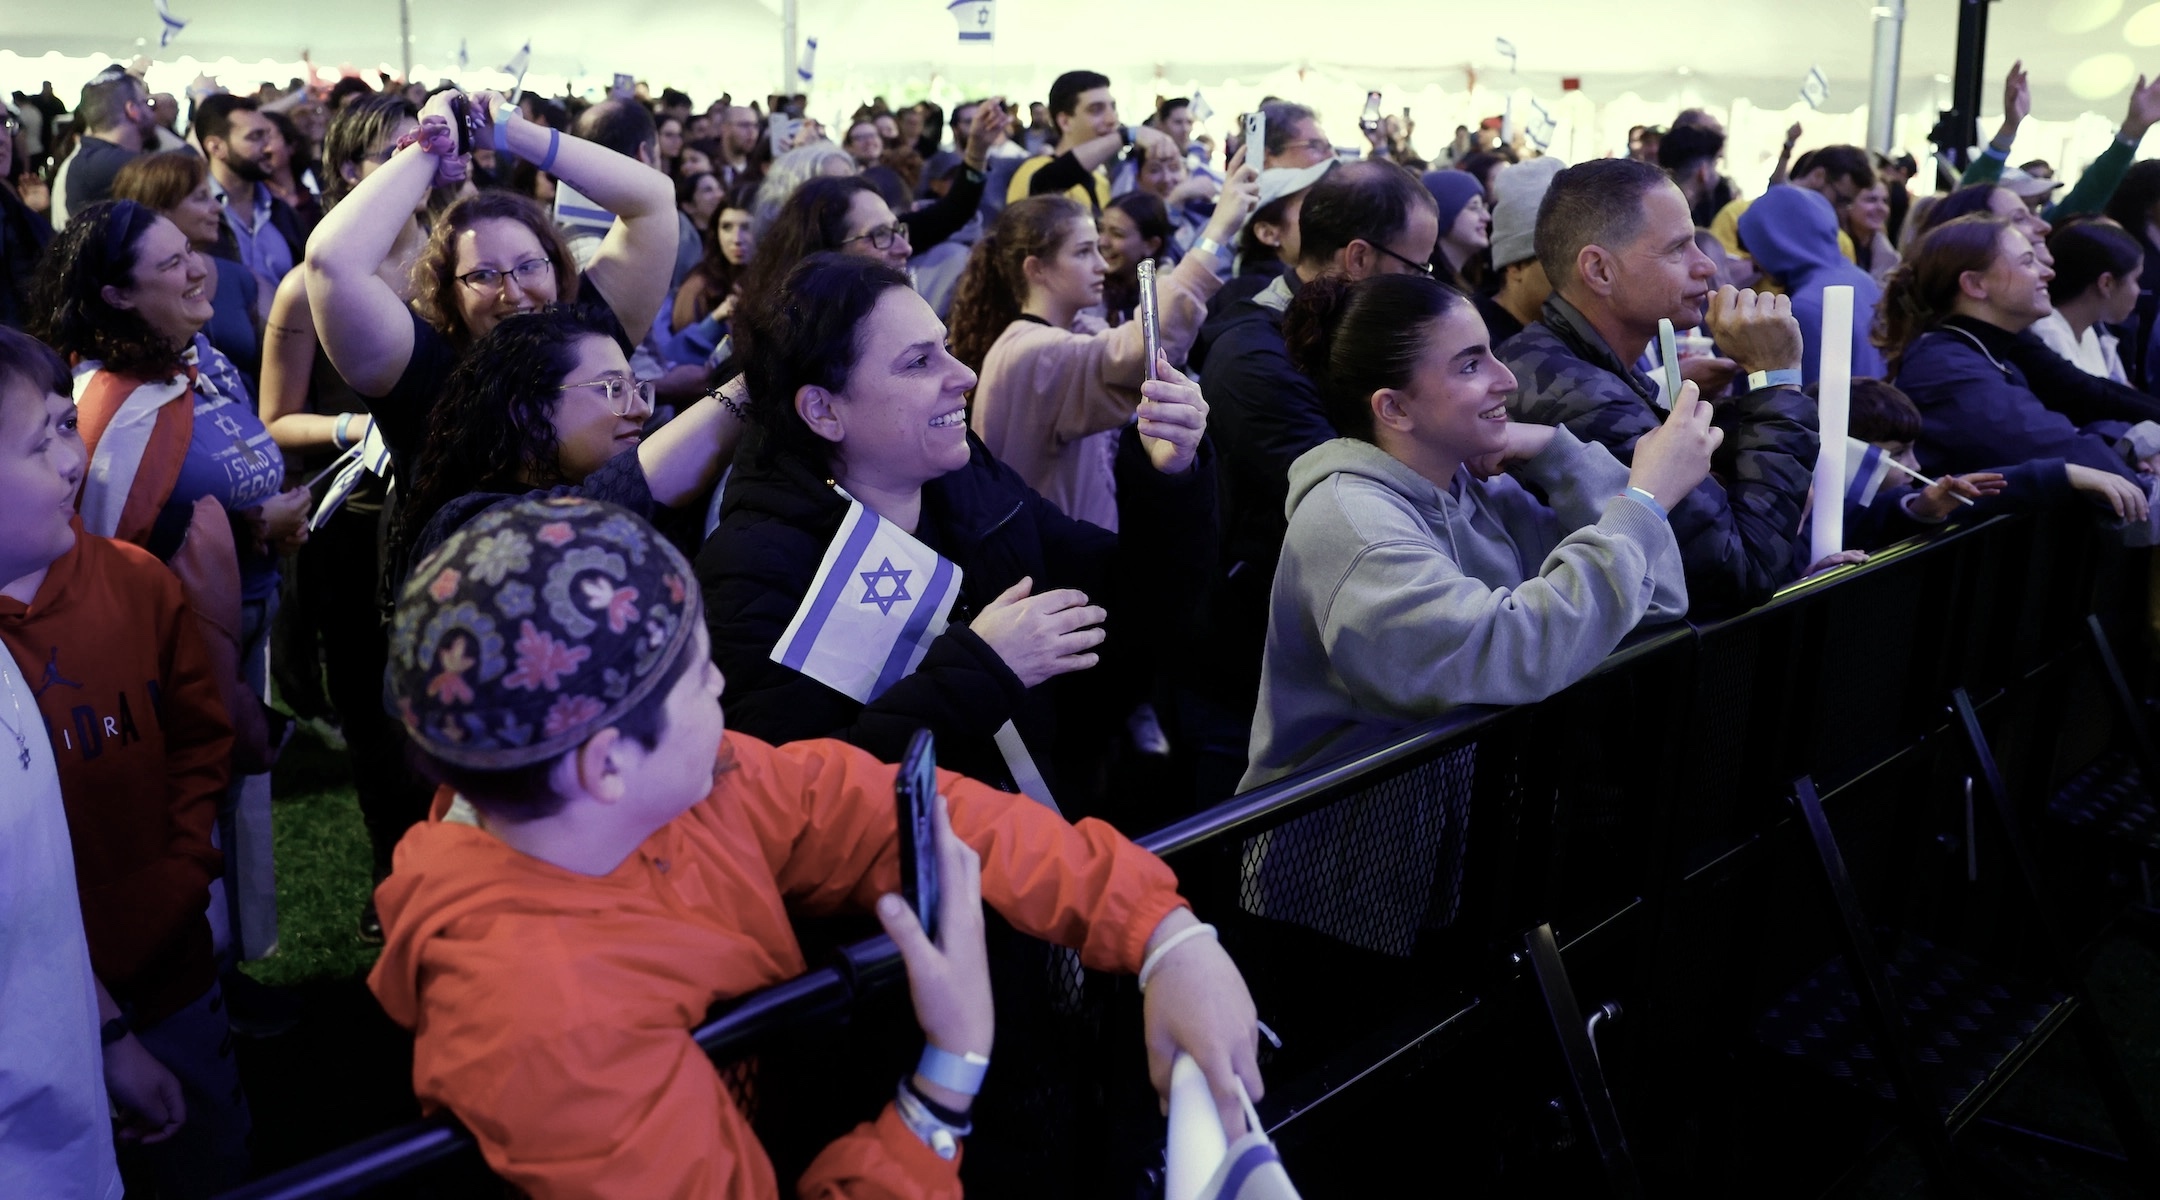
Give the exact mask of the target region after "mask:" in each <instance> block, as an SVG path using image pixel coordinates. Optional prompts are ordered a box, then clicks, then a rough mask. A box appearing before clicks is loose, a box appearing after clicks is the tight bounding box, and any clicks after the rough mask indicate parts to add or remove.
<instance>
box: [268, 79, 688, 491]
mask: <svg viewBox="0 0 2160 1200" xmlns="http://www.w3.org/2000/svg"><path fill="white" fill-rule="evenodd" d="M457 96H458V93H456V92H455V91H449V90H446V91H442V92H438V93H436V95H435V96H434V97H433V98H432V99H430V100H429V101H428V104H427V107H426V109H425V110H424V111H423V112H422V114H421V128H420V129H419V130H417V131H416V132H415V133H414V135H413V138H412V140H411V141H409V142H408V141H407V139H406V138H399V139H398V140H399V142H400V143H403V145H401V146H400V147H398V148H394V149H393V151H392V154H391V157H390V160H389V161H388V162H387V163H384V164H383V165H382V167H381V169H379V170H377V171H374V172H373V173H371V174H369V175H368V176H367V178H365V179H364V180H362V181H361V182H360V183H359V184H358V185H357V186H356V187H354V189H353V193H352V195H351V197H349V199H350V200H351V201H353V202H352V203H346V204H340V205H338V206H337V208H336V209H334V210H333V211H331V212H330V213H329V214H327V215H326V216H324V218H323V223H322V225H321V226H320V227H319V228H318V229H317V230H316V233H315V237H314V238H313V239H312V240H311V242H310V243H309V249H308V256H307V262H306V264H305V272H306V279H307V290H308V299H309V301H310V303H311V304H312V306H313V309H314V318H315V330H316V333H317V335H318V336H320V337H321V339H322V344H323V348H324V349H325V350H327V351H329V354H330V361H331V362H332V363H334V364H336V366H337V369H338V373H339V374H341V375H343V376H344V377H345V379H346V381H347V382H348V383H350V384H351V385H352V386H353V389H354V390H355V391H357V392H358V393H360V394H361V395H362V396H365V397H367V398H368V400H369V407H370V409H371V411H372V412H373V415H374V418H375V423H376V427H377V428H378V429H380V430H381V432H382V436H383V440H384V442H385V443H386V444H387V445H388V446H389V449H390V455H391V459H392V462H393V464H394V465H395V466H396V467H397V468H398V469H399V471H400V473H401V474H406V472H405V468H406V467H407V466H408V465H409V464H410V463H411V462H412V460H413V459H414V458H415V457H416V456H417V455H418V454H419V448H420V441H421V438H422V434H423V432H424V431H425V430H426V428H427V424H428V412H429V411H430V410H431V409H432V408H433V407H434V406H435V402H436V398H437V396H438V395H439V394H440V393H441V391H442V388H443V384H444V382H445V381H446V380H447V379H448V378H449V375H450V372H451V370H452V368H454V367H455V366H456V364H457V361H458V359H459V358H460V357H462V355H463V354H464V352H465V351H466V350H467V349H468V348H470V347H471V346H472V344H473V343H474V342H475V341H477V340H479V339H480V338H482V337H484V336H486V334H487V332H488V331H489V330H491V329H493V328H494V327H495V326H496V324H497V323H499V322H500V321H502V319H503V318H505V317H508V316H510V315H512V314H514V313H520V312H531V311H533V310H535V309H539V308H542V307H545V306H547V305H549V304H553V303H555V302H557V301H567V300H572V299H577V300H584V301H589V302H599V303H601V304H604V305H605V306H606V307H607V308H608V309H609V310H610V311H612V312H613V313H614V315H615V317H616V319H617V320H618V321H619V322H620V323H621V325H622V328H623V330H624V331H625V332H626V334H627V335H628V336H629V337H630V339H631V340H633V341H634V340H635V339H637V338H641V337H643V336H644V335H645V334H646V333H647V332H649V331H650V330H651V329H652V324H653V318H654V317H655V315H657V314H658V313H659V311H660V304H661V301H662V300H663V299H665V298H666V295H667V289H668V284H669V281H670V280H671V279H672V278H673V275H674V268H675V253H676V250H677V247H678V232H677V229H678V227H677V224H676V222H677V216H678V214H677V213H676V210H675V188H674V185H673V184H671V183H669V182H668V178H667V176H665V175H662V174H660V173H659V172H657V171H654V170H652V169H651V168H649V167H646V166H644V165H643V164H641V163H638V162H636V161H635V160H633V159H628V158H625V157H623V156H622V155H620V154H617V153H615V152H613V151H611V150H608V149H606V148H604V147H602V146H599V145H596V144H594V143H592V142H588V141H584V140H582V139H580V138H574V137H564V136H562V134H561V133H559V132H557V131H555V130H552V129H547V128H544V127H540V126H536V125H534V124H533V123H531V122H529V121H526V120H524V119H523V118H522V117H521V116H520V115H519V112H518V109H517V107H516V106H515V105H512V104H510V103H509V102H508V101H506V100H504V99H503V98H502V97H501V96H498V95H495V94H493V93H489V92H483V93H480V94H479V95H477V96H475V97H473V100H472V104H471V112H472V114H473V120H474V124H475V125H476V131H475V132H474V137H475V140H477V141H480V142H482V143H483V144H487V143H492V144H494V145H495V146H496V147H497V153H498V154H504V153H507V154H510V155H515V156H516V157H518V158H520V159H525V160H528V161H531V162H533V163H535V164H536V165H537V166H539V167H540V168H541V169H542V170H544V171H547V172H549V173H550V174H553V175H556V176H559V177H561V179H562V180H563V181H564V182H565V183H568V184H569V185H570V186H572V187H574V188H576V189H577V190H578V191H579V192H580V193H581V194H583V195H585V196H587V197H589V198H590V199H591V200H592V201H593V203H594V204H596V205H598V206H600V207H601V208H603V209H606V210H607V211H609V212H611V213H614V214H615V223H614V226H613V227H612V228H611V229H610V230H609V231H608V234H607V237H606V238H605V240H604V241H602V243H601V245H600V250H599V252H598V253H597V254H596V255H595V256H594V258H593V260H592V262H591V263H590V264H588V265H587V266H585V267H584V268H583V269H582V270H580V269H579V267H578V264H577V262H576V261H575V260H574V259H572V258H571V256H570V252H569V250H568V248H567V247H566V246H565V245H564V244H563V240H562V235H561V234H560V233H558V232H557V231H556V228H555V224H554V222H553V221H551V220H549V218H548V215H547V213H545V212H544V211H542V210H541V208H540V206H539V205H537V204H535V203H533V202H532V201H531V200H528V199H526V198H525V197H523V196H518V195H515V194H512V193H509V192H481V193H478V194H476V195H470V196H467V197H465V198H464V199H462V200H460V201H458V202H457V203H456V204H455V205H453V206H451V208H450V210H449V211H448V212H446V213H445V214H444V215H443V218H442V220H441V221H440V222H438V223H437V224H436V226H435V229H434V231H433V232H432V233H431V234H430V236H429V239H428V244H427V248H426V250H425V251H423V252H422V254H421V256H420V260H419V263H418V265H417V266H416V267H415V269H414V275H413V284H414V286H413V296H412V302H411V306H410V307H409V308H408V307H407V304H406V301H405V299H404V298H403V297H401V296H400V295H399V294H398V290H397V289H396V288H395V287H394V286H392V285H391V284H390V283H389V282H387V281H385V280H384V279H383V278H382V275H381V273H380V272H381V270H382V266H383V263H384V260H385V259H387V258H388V257H389V256H390V254H391V253H392V251H393V250H394V248H395V247H396V244H397V240H398V236H399V234H400V233H401V232H402V231H403V230H404V228H405V225H406V222H407V221H408V220H409V219H410V216H411V213H412V211H413V210H414V209H415V208H418V207H419V206H420V205H421V203H422V202H423V201H424V200H425V199H426V198H427V193H428V189H429V187H430V186H432V185H434V184H435V183H436V182H437V181H438V179H440V180H441V181H443V182H445V183H455V182H457V181H458V180H459V179H460V178H461V176H462V172H463V169H464V168H463V163H462V162H461V161H460V159H459V158H458V154H457V147H458V139H457V136H456V132H455V131H454V130H453V129H452V128H451V125H450V122H451V121H452V119H453V114H454V110H453V109H452V108H451V103H450V102H451V100H452V99H454V98H456V97H457ZM407 477H409V475H408V476H407Z"/></svg>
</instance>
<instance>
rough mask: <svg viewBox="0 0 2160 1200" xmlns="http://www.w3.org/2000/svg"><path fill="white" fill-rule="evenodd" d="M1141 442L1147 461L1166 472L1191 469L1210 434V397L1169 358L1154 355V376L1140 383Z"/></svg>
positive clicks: (1179, 471)
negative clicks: (1202, 444)
mask: <svg viewBox="0 0 2160 1200" xmlns="http://www.w3.org/2000/svg"><path fill="white" fill-rule="evenodd" d="M1140 394H1141V396H1143V397H1145V398H1144V399H1142V400H1141V401H1140V444H1141V445H1142V446H1144V447H1146V448H1147V454H1148V461H1150V462H1152V463H1154V464H1155V469H1156V470H1158V471H1161V472H1162V473H1163V474H1165V475H1181V474H1183V473H1185V472H1186V471H1189V470H1191V469H1192V465H1193V461H1194V460H1195V459H1196V458H1197V457H1198V456H1199V454H1200V440H1201V439H1202V438H1204V437H1206V436H1207V413H1208V407H1207V401H1206V400H1204V399H1202V398H1201V396H1200V385H1199V384H1197V383H1194V382H1193V381H1192V380H1190V379H1187V378H1185V376H1184V375H1182V374H1180V373H1179V372H1178V369H1177V368H1176V367H1173V366H1171V365H1170V360H1169V359H1168V358H1165V357H1163V356H1161V355H1157V356H1156V359H1155V378H1153V379H1150V380H1148V381H1147V382H1145V383H1143V384H1141V385H1140Z"/></svg>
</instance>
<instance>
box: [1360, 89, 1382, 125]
mask: <svg viewBox="0 0 2160 1200" xmlns="http://www.w3.org/2000/svg"><path fill="white" fill-rule="evenodd" d="M1357 123H1358V128H1359V129H1362V130H1364V131H1365V132H1366V133H1368V134H1370V133H1372V132H1373V131H1374V130H1376V129H1378V128H1380V93H1378V92H1367V93H1365V111H1364V112H1362V113H1359V114H1358V122H1357Z"/></svg>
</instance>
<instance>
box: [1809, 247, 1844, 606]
mask: <svg viewBox="0 0 2160 1200" xmlns="http://www.w3.org/2000/svg"><path fill="white" fill-rule="evenodd" d="M1852 313H1853V290H1852V287H1851V285H1849V284H1845V285H1840V286H1837V287H1826V288H1824V289H1823V310H1822V343H1821V348H1822V373H1821V375H1820V376H1819V379H1820V381H1821V386H1820V387H1819V388H1818V391H1819V393H1820V398H1819V399H1818V400H1817V402H1816V410H1815V411H1816V413H1817V416H1818V428H1819V429H1820V430H1821V433H1822V451H1821V453H1820V454H1818V455H1817V456H1816V458H1815V521H1814V532H1813V538H1812V544H1811V545H1810V547H1809V554H1808V561H1809V562H1811V563H1812V562H1821V561H1822V560H1823V559H1825V558H1828V557H1829V556H1830V555H1833V554H1836V553H1837V552H1838V551H1840V550H1843V549H1844V548H1845V451H1846V445H1845V437H1846V430H1847V429H1848V428H1850V427H1851V425H1852V339H1853V323H1852Z"/></svg>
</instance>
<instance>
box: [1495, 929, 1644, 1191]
mask: <svg viewBox="0 0 2160 1200" xmlns="http://www.w3.org/2000/svg"><path fill="white" fill-rule="evenodd" d="M1523 950H1524V957H1526V958H1527V959H1528V960H1529V962H1530V971H1531V974H1532V976H1533V977H1534V978H1535V979H1536V982H1537V989H1538V995H1539V996H1540V997H1541V998H1542V999H1543V1000H1544V1002H1545V1015H1546V1016H1547V1017H1548V1018H1549V1019H1550V1020H1551V1021H1552V1031H1553V1040H1554V1041H1555V1042H1557V1043H1558V1044H1559V1049H1560V1058H1561V1062H1562V1065H1563V1066H1564V1068H1565V1069H1566V1071H1567V1080H1568V1098H1569V1100H1571V1101H1572V1102H1573V1105H1572V1107H1573V1108H1574V1110H1575V1111H1574V1115H1575V1118H1576V1119H1577V1120H1579V1121H1581V1122H1582V1123H1583V1127H1584V1128H1585V1129H1587V1130H1589V1131H1590V1141H1591V1144H1592V1145H1593V1146H1595V1147H1596V1149H1597V1153H1598V1158H1599V1160H1600V1161H1601V1162H1602V1163H1603V1166H1604V1174H1605V1183H1606V1186H1607V1188H1608V1189H1609V1190H1610V1192H1611V1194H1612V1195H1613V1196H1615V1197H1620V1198H1621V1200H1634V1198H1636V1197H1640V1196H1641V1195H1642V1194H1643V1191H1642V1180H1641V1179H1640V1178H1638V1177H1637V1175H1636V1173H1635V1160H1634V1156H1633V1155H1632V1154H1631V1153H1630V1152H1629V1150H1628V1144H1627V1135H1626V1133H1625V1132H1624V1131H1623V1130H1622V1129H1621V1128H1620V1114H1619V1112H1618V1110H1616V1109H1615V1108H1614V1107H1613V1101H1612V1093H1611V1092H1610V1091H1609V1090H1608V1089H1607V1088H1606V1086H1605V1072H1604V1070H1603V1068H1601V1067H1599V1066H1598V1057H1597V1048H1596V1047H1595V1046H1593V1045H1592V1044H1591V1042H1590V1034H1589V1031H1588V1029H1587V1028H1586V1027H1585V1026H1584V1024H1583V1015H1582V1009H1581V1007H1580V1006H1579V1005H1577V1004H1576V1002H1575V988H1574V985H1573V984H1571V983H1569V981H1568V973H1567V965H1566V964H1565V963H1563V962H1561V961H1560V947H1559V945H1558V944H1557V943H1556V942H1554V941H1553V932H1552V926H1550V925H1539V926H1537V927H1536V928H1534V929H1532V930H1531V931H1530V932H1529V933H1526V934H1524V935H1523Z"/></svg>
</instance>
